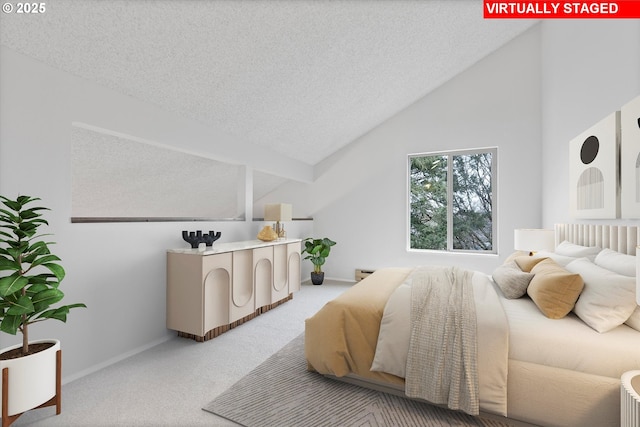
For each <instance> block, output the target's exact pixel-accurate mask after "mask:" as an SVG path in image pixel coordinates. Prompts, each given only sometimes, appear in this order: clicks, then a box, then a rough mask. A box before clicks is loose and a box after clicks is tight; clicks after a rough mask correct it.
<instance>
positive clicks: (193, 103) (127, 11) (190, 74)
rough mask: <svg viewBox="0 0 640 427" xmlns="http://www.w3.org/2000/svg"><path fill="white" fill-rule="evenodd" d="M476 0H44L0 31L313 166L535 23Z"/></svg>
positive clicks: (47, 58) (61, 62) (9, 42)
mask: <svg viewBox="0 0 640 427" xmlns="http://www.w3.org/2000/svg"><path fill="white" fill-rule="evenodd" d="M482 3H483V2H482V1H480V0H473V1H467V0H453V1H452V0H447V1H428V0H420V1H402V0H348V1H346V0H345V1H339V0H338V1H320V0H306V1H305V0H299V1H298V0H296V1H294V0H285V1H271V0H270V1H248V0H246V1H241V0H235V1H233V0H227V1H223V0H219V1H185V0H183V1H180V0H158V1H147V0H130V1H119V0H88V1H87V0H84V1H77V0H71V1H61V0H50V1H47V2H46V8H47V9H46V12H45V13H44V14H40V15H30V16H26V15H18V14H15V13H13V14H2V17H1V18H0V24H1V27H2V28H1V33H0V37H1V38H0V40H1V42H2V44H3V45H5V46H7V47H9V48H10V49H13V50H15V51H18V52H21V53H24V54H26V55H28V56H31V57H33V58H36V59H38V60H41V61H43V62H44V63H47V64H49V65H51V66H54V67H56V68H58V69H61V70H64V71H67V72H70V73H72V74H75V75H77V76H80V77H83V78H86V79H88V80H90V81H94V82H97V83H98V84H101V85H103V86H106V87H109V88H112V89H115V90H116V91H118V92H120V93H123V94H126V95H129V96H132V97H134V98H138V99H140V100H143V101H146V102H150V103H153V104H156V105H158V106H161V107H162V108H164V109H166V110H168V111H171V112H174V113H175V114H178V115H181V116H183V117H187V118H192V119H195V120H198V121H199V122H202V123H205V124H209V125H211V126H214V127H216V128H219V129H222V130H224V131H226V132H228V133H230V134H233V135H235V136H237V137H239V138H242V139H244V140H246V141H248V142H251V143H254V144H258V145H261V146H265V147H269V148H271V149H273V150H276V151H278V152H280V153H283V154H285V155H287V156H290V157H292V158H295V159H298V160H301V161H303V162H306V163H308V164H316V163H317V162H319V161H320V160H322V159H323V158H325V157H327V156H328V155H330V154H331V153H333V152H335V151H336V150H338V149H339V148H341V147H343V146H345V145H346V144H348V143H350V142H352V141H353V140H354V139H356V138H358V137H359V136H361V135H363V134H365V133H366V132H368V131H369V130H371V129H372V128H374V127H375V126H377V125H378V124H380V123H382V122H383V121H384V120H386V119H388V118H389V117H391V116H392V115H394V114H396V113H397V112H399V111H400V110H402V109H403V108H405V107H407V106H408V105H410V104H411V103H413V102H415V101H416V100H417V99H419V98H420V97H422V96H424V95H426V94H427V93H429V92H430V91H432V90H433V89H435V88H436V87H438V86H439V85H441V84H442V83H444V82H445V81H447V80H449V79H450V78H451V77H453V76H454V75H456V74H458V73H459V72H461V71H463V70H464V69H465V68H467V67H469V66H470V65H472V64H473V63H475V62H477V61H478V60H479V59H481V58H482V57H484V56H486V55H487V54H489V53H490V52H492V51H494V50H495V49H497V48H498V47H500V46H502V45H503V44H505V43H506V42H508V41H509V40H511V39H512V38H513V37H515V36H517V35H518V34H520V33H522V32H523V31H524V30H526V29H527V28H529V27H530V26H532V25H533V24H535V22H534V21H525V20H484V19H483V18H482Z"/></svg>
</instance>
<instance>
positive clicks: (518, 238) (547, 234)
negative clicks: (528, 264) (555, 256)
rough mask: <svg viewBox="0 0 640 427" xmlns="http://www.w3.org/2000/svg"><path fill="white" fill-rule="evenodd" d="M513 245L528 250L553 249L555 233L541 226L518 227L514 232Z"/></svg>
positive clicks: (517, 248)
mask: <svg viewBox="0 0 640 427" xmlns="http://www.w3.org/2000/svg"><path fill="white" fill-rule="evenodd" d="M513 247H514V249H515V250H517V251H528V252H535V251H545V250H553V249H554V248H555V233H554V231H553V230H544V229H541V228H517V229H516V230H514V233H513Z"/></svg>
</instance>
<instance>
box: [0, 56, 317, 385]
mask: <svg viewBox="0 0 640 427" xmlns="http://www.w3.org/2000/svg"><path fill="white" fill-rule="evenodd" d="M0 63H1V64H2V73H1V74H0V93H1V94H2V96H1V97H0V194H2V195H4V196H7V197H10V198H14V197H16V196H17V195H18V194H25V195H31V196H36V197H40V198H41V199H42V203H43V204H44V205H46V206H48V207H49V208H51V209H52V210H51V211H50V212H48V215H47V219H48V220H49V223H50V227H49V228H48V231H50V232H52V233H54V234H55V236H54V237H53V238H52V240H54V241H56V242H57V244H56V245H55V246H54V247H53V248H52V250H53V251H54V253H56V254H57V255H59V256H60V257H61V258H62V260H63V265H64V266H65V268H66V270H67V277H66V278H65V280H64V282H63V283H62V287H61V289H62V290H63V291H64V292H65V293H66V298H65V301H64V302H65V303H74V302H84V303H86V304H87V306H88V308H87V309H76V310H74V311H72V312H71V313H70V315H69V317H68V320H67V324H66V325H65V324H62V323H60V322H56V321H49V322H45V323H42V324H38V325H34V326H33V327H31V329H30V338H31V339H39V338H58V339H60V340H61V341H62V346H63V354H64V357H63V360H64V370H63V372H64V380H65V381H68V380H69V379H72V378H74V377H77V376H79V375H82V374H83V373H86V372H88V371H91V370H94V369H96V368H98V367H100V366H102V365H104V364H107V363H109V362H112V361H115V360H118V359H120V358H123V357H125V356H126V355H129V354H132V353H133V352H136V351H139V350H140V349H144V348H145V347H148V346H151V345H154V344H156V343H158V342H160V341H162V340H165V339H168V338H169V337H171V336H173V334H171V333H170V332H169V331H167V329H166V327H165V283H166V280H165V269H166V255H165V253H166V249H168V248H175V247H185V245H187V243H186V242H184V241H183V240H182V237H181V231H182V230H185V229H186V230H196V229H202V230H205V231H207V230H215V231H221V232H222V238H221V240H219V242H229V241H236V240H252V239H255V236H256V234H257V233H258V231H259V229H260V228H261V227H262V226H263V225H264V224H263V223H262V222H255V223H254V222H252V221H251V220H250V218H251V215H248V217H249V221H246V222H244V221H239V222H217V223H216V222H213V223H210V222H189V223H123V224H113V223H110V224H106V223H103V224H72V223H71V222H70V217H71V170H70V167H71V158H70V147H71V145H70V144H71V129H72V126H71V123H72V122H83V123H86V124H89V125H93V126H97V127H100V128H104V129H109V130H112V131H116V132H120V133H123V134H126V135H132V136H135V137H137V138H141V139H144V140H147V141H153V142H156V143H161V144H166V145H169V146H170V145H172V143H173V142H174V141H180V142H181V143H184V142H186V143H187V145H186V148H187V149H189V150H190V151H191V152H194V153H200V154H202V155H204V156H208V157H211V158H214V159H218V160H223V161H228V162H232V163H234V162H235V163H239V164H245V165H247V166H248V167H249V168H251V167H253V166H260V167H261V170H263V171H266V172H269V173H273V174H283V175H284V176H285V177H287V178H291V179H297V180H303V181H304V180H307V181H308V180H310V179H311V177H312V170H311V168H310V167H309V166H308V165H305V164H302V163H300V162H297V161H292V160H287V159H285V158H283V156H281V155H276V154H274V153H271V152H267V151H265V150H263V149H260V148H258V147H255V146H252V145H250V144H247V143H245V142H243V141H238V140H235V139H233V138H232V137H230V136H228V135H225V134H224V133H221V132H217V131H216V130H215V129H210V128H206V127H204V126H203V125H201V124H199V123H196V122H192V121H189V120H185V119H182V118H179V117H176V116H174V115H173V114H169V113H167V112H165V111H163V110H161V109H159V108H157V107H155V106H153V105H149V104H145V103H142V102H139V101H137V100H135V99H132V98H130V97H127V96H123V95H120V94H118V93H115V92H113V91H111V90H107V89H104V88H102V87H99V86H96V85H93V84H90V83H88V82H87V81H85V80H82V79H79V78H76V77H74V76H72V75H70V74H67V73H63V72H60V71H57V70H54V69H52V68H49V67H46V66H44V65H43V64H41V63H40V62H37V61H34V60H32V59H30V58H27V57H25V56H23V55H20V54H17V53H15V52H13V51H11V50H9V49H7V48H5V47H4V46H3V47H2V50H1V51H0ZM183 146H184V145H183ZM265 165H268V167H270V168H272V170H268V169H267V170H265V169H264V166H265ZM185 173H189V171H185ZM246 199H247V201H246V203H247V205H248V207H249V208H250V204H251V199H252V197H251V195H248V196H247V198H246ZM249 212H251V210H250V209H249ZM312 227H313V222H312V221H301V222H297V223H296V222H293V223H289V224H287V230H288V236H289V237H304V236H306V235H309V234H311V230H312ZM18 340H19V337H10V336H8V335H6V334H0V348H3V347H6V346H8V345H11V344H15V343H17V342H19V341H18Z"/></svg>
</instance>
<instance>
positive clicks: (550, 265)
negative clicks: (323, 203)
mask: <svg viewBox="0 0 640 427" xmlns="http://www.w3.org/2000/svg"><path fill="white" fill-rule="evenodd" d="M531 272H532V273H533V274H534V276H533V279H531V282H530V283H529V287H528V288H527V294H529V296H530V297H531V299H532V300H533V302H534V303H535V304H536V305H537V306H538V308H539V309H540V311H542V313H543V314H544V315H545V316H547V317H548V318H550V319H561V318H563V317H565V316H566V315H567V314H569V312H570V311H571V310H572V309H573V306H574V305H575V304H576V301H577V300H578V297H579V296H580V292H582V289H583V288H584V281H583V280H582V277H580V275H579V274H574V273H570V272H568V271H567V270H565V269H564V268H562V267H560V266H559V265H558V264H557V263H556V262H555V261H553V260H552V259H549V258H547V259H544V260H542V261H540V262H539V263H537V264H536V265H535V266H534V267H533V268H532V269H531Z"/></svg>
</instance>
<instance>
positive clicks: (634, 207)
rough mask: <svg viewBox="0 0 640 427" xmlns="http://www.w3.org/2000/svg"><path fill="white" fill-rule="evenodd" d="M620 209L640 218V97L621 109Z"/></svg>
mask: <svg viewBox="0 0 640 427" xmlns="http://www.w3.org/2000/svg"><path fill="white" fill-rule="evenodd" d="M620 205H621V206H620V209H621V215H622V218H640V96H638V97H636V98H635V99H633V100H631V101H630V102H628V103H627V104H625V105H623V106H622V108H621V109H620Z"/></svg>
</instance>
